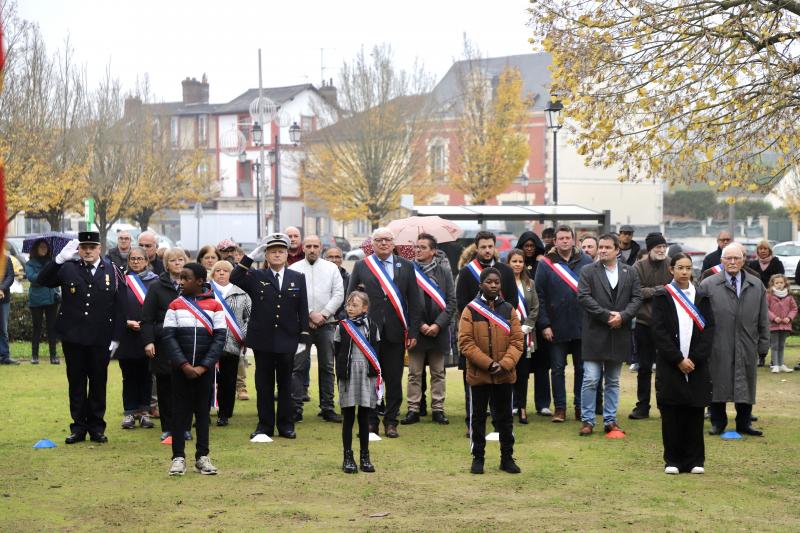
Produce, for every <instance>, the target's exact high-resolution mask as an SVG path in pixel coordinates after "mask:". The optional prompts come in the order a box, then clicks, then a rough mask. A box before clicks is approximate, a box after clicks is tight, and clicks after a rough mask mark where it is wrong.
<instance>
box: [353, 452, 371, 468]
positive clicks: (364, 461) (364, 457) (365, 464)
mask: <svg viewBox="0 0 800 533" xmlns="http://www.w3.org/2000/svg"><path fill="white" fill-rule="evenodd" d="M351 453H352V452H351ZM361 471H362V472H374V471H375V466H374V465H373V464H372V462H371V461H370V460H369V450H361Z"/></svg>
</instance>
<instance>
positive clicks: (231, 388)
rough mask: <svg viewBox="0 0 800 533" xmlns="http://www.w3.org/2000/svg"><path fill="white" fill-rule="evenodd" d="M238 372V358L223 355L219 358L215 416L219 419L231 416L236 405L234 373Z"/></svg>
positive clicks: (226, 354) (227, 354)
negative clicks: (217, 406) (217, 407)
mask: <svg viewBox="0 0 800 533" xmlns="http://www.w3.org/2000/svg"><path fill="white" fill-rule="evenodd" d="M238 371H239V356H238V355H236V354H229V353H225V354H223V355H222V357H220V358H219V374H218V375H217V404H218V405H219V409H218V411H217V414H218V416H219V417H220V418H230V417H232V416H233V406H234V405H236V373H237V372H238Z"/></svg>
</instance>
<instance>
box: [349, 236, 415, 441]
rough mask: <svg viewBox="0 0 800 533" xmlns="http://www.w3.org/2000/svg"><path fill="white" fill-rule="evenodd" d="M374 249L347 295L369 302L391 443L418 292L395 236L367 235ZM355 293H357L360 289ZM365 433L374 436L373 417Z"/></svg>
mask: <svg viewBox="0 0 800 533" xmlns="http://www.w3.org/2000/svg"><path fill="white" fill-rule="evenodd" d="M372 246H373V248H374V250H375V253H373V254H372V255H370V256H367V257H365V258H364V259H362V260H361V261H359V262H358V263H356V265H355V267H354V268H353V273H352V274H351V276H350V285H349V286H348V288H347V293H348V294H350V293H351V292H353V291H354V290H357V289H358V290H363V291H364V292H366V293H367V295H368V296H369V300H370V306H369V319H370V320H373V321H375V323H376V324H377V325H378V327H379V330H380V337H381V350H380V354H379V357H380V365H381V369H382V371H383V378H384V381H385V382H386V411H385V414H384V418H383V424H384V428H385V432H386V436H387V437H389V438H396V437H398V436H399V434H398V433H397V423H398V421H399V420H398V417H399V413H400V405H401V404H402V403H403V385H402V381H403V362H404V355H405V351H406V348H409V349H411V348H413V347H414V346H416V344H417V339H418V338H419V335H420V331H419V328H420V318H421V316H420V315H421V310H422V291H421V290H420V288H419V286H418V285H417V279H416V275H415V274H414V265H413V264H412V263H411V262H410V261H408V260H406V259H403V258H402V257H400V256H399V255H395V254H394V253H393V252H394V234H393V233H392V231H391V230H390V229H388V228H378V229H376V230H375V231H373V232H372ZM359 288H360V289H359ZM370 417H371V419H370V430H371V431H372V432H373V433H377V431H378V416H377V414H376V413H375V411H372V412H371V413H370Z"/></svg>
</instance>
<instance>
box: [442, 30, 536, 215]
mask: <svg viewBox="0 0 800 533" xmlns="http://www.w3.org/2000/svg"><path fill="white" fill-rule="evenodd" d="M464 49H465V55H466V59H465V60H463V61H461V62H459V63H458V64H457V65H458V66H459V67H460V69H461V70H460V71H459V73H458V78H459V86H460V91H461V102H460V105H459V106H458V108H457V109H458V110H459V111H460V117H459V118H458V127H457V128H456V133H455V136H456V141H457V142H456V143H455V146H454V149H453V151H452V152H451V154H452V155H451V157H452V166H451V171H450V182H451V184H452V185H453V186H454V187H455V188H456V189H458V190H460V191H462V192H463V193H464V194H465V195H468V196H469V199H470V201H471V202H472V203H473V204H478V205H479V204H484V203H486V200H488V199H490V198H494V197H495V196H497V195H498V194H500V193H501V192H503V191H504V190H505V189H506V188H507V187H508V186H509V185H510V184H511V183H512V182H513V181H514V179H516V177H517V176H519V173H520V171H522V168H523V166H524V165H525V160H526V159H527V158H528V152H529V147H528V142H527V139H526V137H525V135H524V134H523V133H522V131H523V128H524V125H525V122H526V120H527V118H528V117H527V114H528V110H529V109H530V106H531V104H532V102H531V100H530V99H529V98H527V97H524V96H523V94H522V77H521V75H520V72H519V70H518V69H515V68H510V67H506V68H505V69H504V70H503V72H502V73H501V74H500V76H499V77H498V78H497V79H492V78H489V77H487V75H486V74H485V72H484V69H483V64H484V60H482V59H481V58H480V57H479V55H478V53H477V51H475V50H474V49H473V48H472V47H471V45H470V44H469V42H468V41H467V42H465V45H464Z"/></svg>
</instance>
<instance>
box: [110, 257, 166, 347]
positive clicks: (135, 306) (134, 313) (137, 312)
mask: <svg viewBox="0 0 800 533" xmlns="http://www.w3.org/2000/svg"><path fill="white" fill-rule="evenodd" d="M139 279H141V280H142V282H143V283H144V286H145V288H146V289H147V291H148V292H149V291H150V289H151V288H152V287H153V285H155V284H156V283H158V276H156V275H155V274H153V273H152V272H150V271H149V270H145V271H144V272H142V274H141V275H140V276H139ZM125 281H126V282H127V276H126V280H125ZM126 285H127V283H126ZM126 289H127V291H128V297H127V299H126V302H125V320H126V322H125V324H126V326H125V330H124V331H123V333H122V337H121V338H120V339H119V348H118V349H117V359H144V358H145V357H147V356H146V355H145V353H144V345H145V343H144V341H143V340H142V330H141V324H140V328H139V331H135V330H132V329H131V328H129V327H127V321H128V320H135V321H137V322H140V323H141V321H142V309H143V308H144V304H140V303H139V300H138V299H137V298H136V295H135V294H134V292H133V290H131V288H130V286H126ZM145 297H146V296H145Z"/></svg>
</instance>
